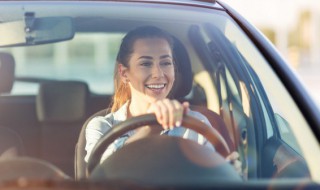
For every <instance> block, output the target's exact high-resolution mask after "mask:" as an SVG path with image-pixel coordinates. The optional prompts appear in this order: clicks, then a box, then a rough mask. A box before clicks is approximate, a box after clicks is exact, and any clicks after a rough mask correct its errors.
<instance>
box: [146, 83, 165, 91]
mask: <svg viewBox="0 0 320 190" xmlns="http://www.w3.org/2000/svg"><path fill="white" fill-rule="evenodd" d="M165 86H166V84H146V85H145V87H147V88H148V89H151V90H161V89H163V88H164V87H165Z"/></svg>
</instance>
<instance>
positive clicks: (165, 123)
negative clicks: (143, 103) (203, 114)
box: [147, 99, 189, 129]
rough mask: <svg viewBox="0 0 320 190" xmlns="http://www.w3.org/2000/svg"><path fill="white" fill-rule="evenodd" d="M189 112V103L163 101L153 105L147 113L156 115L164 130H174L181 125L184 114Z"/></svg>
mask: <svg viewBox="0 0 320 190" xmlns="http://www.w3.org/2000/svg"><path fill="white" fill-rule="evenodd" d="M188 110H189V103H188V102H184V103H182V104H181V103H180V102H178V101H177V100H170V99H163V100H158V101H156V102H154V103H152V104H151V105H150V107H149V109H148V111H147V112H148V113H155V115H156V117H157V121H158V122H159V123H160V124H161V126H162V127H163V129H173V128H174V127H179V126H180V125H181V123H182V119H183V114H185V113H187V111H188Z"/></svg>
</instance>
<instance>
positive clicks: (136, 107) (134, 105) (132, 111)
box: [127, 99, 149, 118]
mask: <svg viewBox="0 0 320 190" xmlns="http://www.w3.org/2000/svg"><path fill="white" fill-rule="evenodd" d="M148 108H149V103H145V102H143V103H142V102H139V101H134V100H132V99H131V100H130V102H129V105H128V110H127V117H128V118H130V117H134V116H138V115H142V114H145V113H146V112H147V109H148Z"/></svg>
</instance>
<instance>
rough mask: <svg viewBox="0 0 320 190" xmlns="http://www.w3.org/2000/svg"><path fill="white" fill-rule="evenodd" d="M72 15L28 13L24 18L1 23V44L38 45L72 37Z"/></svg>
mask: <svg viewBox="0 0 320 190" xmlns="http://www.w3.org/2000/svg"><path fill="white" fill-rule="evenodd" d="M73 36H74V26H73V21H72V18H70V17H43V18H35V17H34V13H26V14H25V19H24V20H19V21H12V22H5V23H0V46H22V45H37V44H45V43H52V42H59V41H64V40H69V39H72V38H73Z"/></svg>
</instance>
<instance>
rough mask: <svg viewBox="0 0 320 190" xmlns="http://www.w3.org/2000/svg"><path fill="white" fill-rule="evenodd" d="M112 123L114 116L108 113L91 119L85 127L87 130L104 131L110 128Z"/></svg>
mask: <svg viewBox="0 0 320 190" xmlns="http://www.w3.org/2000/svg"><path fill="white" fill-rule="evenodd" d="M113 121H114V114H113V113H108V114H107V115H105V116H96V117H93V118H92V119H91V120H90V121H89V122H88V125H87V129H95V130H104V129H108V128H111V127H112V125H113Z"/></svg>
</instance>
